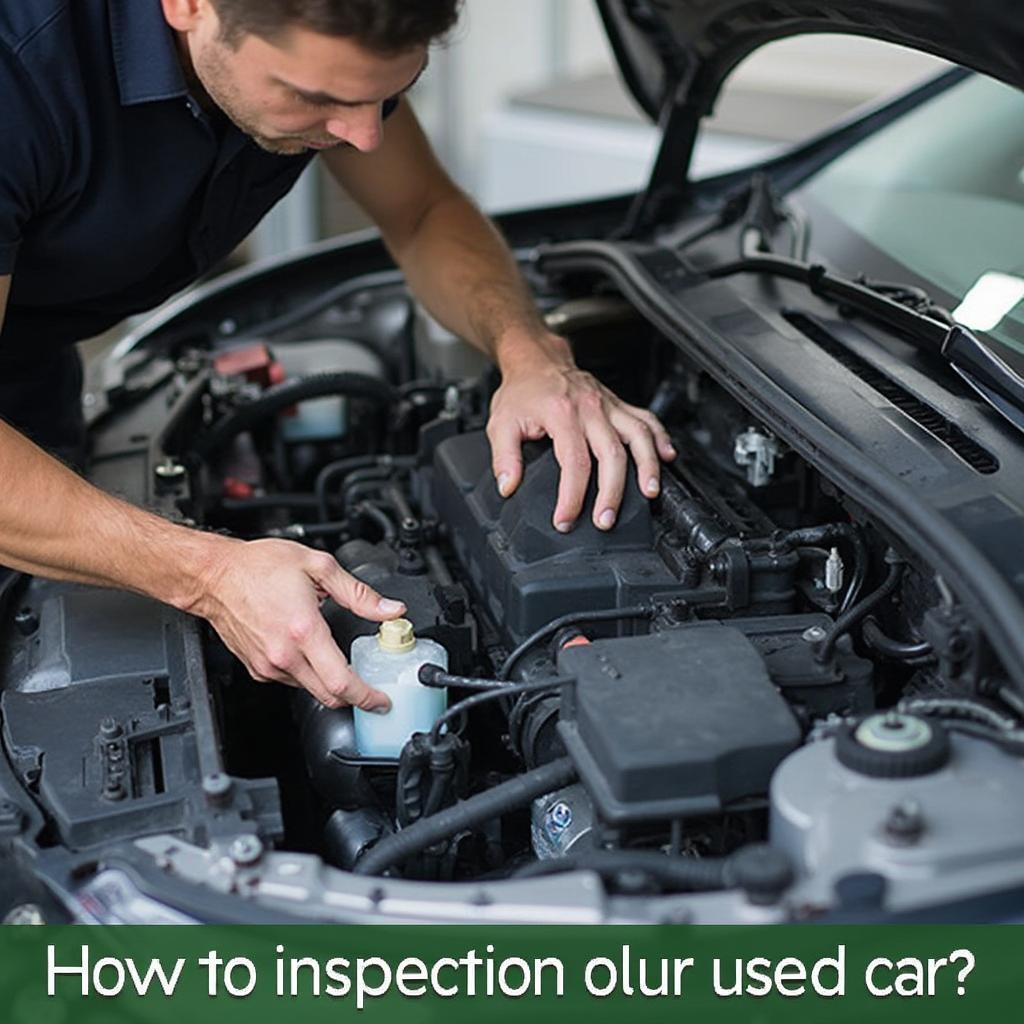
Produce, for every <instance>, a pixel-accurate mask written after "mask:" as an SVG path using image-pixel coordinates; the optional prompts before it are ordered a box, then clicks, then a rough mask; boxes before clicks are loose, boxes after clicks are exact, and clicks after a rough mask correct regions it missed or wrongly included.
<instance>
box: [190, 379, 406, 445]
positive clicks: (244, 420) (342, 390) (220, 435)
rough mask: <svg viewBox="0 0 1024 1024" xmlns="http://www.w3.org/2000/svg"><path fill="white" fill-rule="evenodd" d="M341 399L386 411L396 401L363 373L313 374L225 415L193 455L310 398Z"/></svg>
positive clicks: (277, 386)
mask: <svg viewBox="0 0 1024 1024" xmlns="http://www.w3.org/2000/svg"><path fill="white" fill-rule="evenodd" d="M334 396H342V397H346V398H362V399H366V400H367V401H371V402H374V403H375V404H376V405H379V406H380V407H381V408H383V409H388V408H389V407H390V406H391V404H392V402H393V401H394V399H395V390H394V388H392V387H391V385H390V384H388V383H387V382H385V381H382V380H378V379H377V378H376V377H370V376H368V375H367V374H363V373H314V374H310V375H309V376H307V377H297V378H295V379H294V380H286V381H284V382H283V383H281V384H275V385H274V386H273V387H271V388H267V390H266V391H264V392H263V394H262V395H260V397H259V398H256V399H254V400H253V401H251V402H247V403H246V404H245V405H240V406H239V407H238V408H237V409H235V410H233V411H232V412H230V413H228V414H227V415H226V416H225V417H224V418H223V419H221V420H220V422H219V423H217V425H216V426H215V427H214V428H213V429H212V430H210V431H209V432H208V433H207V434H206V435H205V436H203V437H201V438H200V439H199V440H198V442H197V443H196V445H195V451H196V453H197V454H198V455H199V456H200V457H201V458H206V457H207V456H208V455H210V454H212V453H213V452H216V451H219V450H220V449H221V448H223V447H224V445H226V444H227V443H228V442H229V441H231V440H232V439H233V438H235V437H237V436H238V435H239V434H241V433H242V432H243V431H245V430H249V429H250V428H252V427H254V426H256V424H257V423H259V422H261V421H262V420H265V419H268V418H269V417H271V416H275V415H277V413H279V412H283V411H284V410H285V409H289V408H291V406H293V405H298V404H299V403H300V402H307V401H309V400H310V399H312V398H329V397H334Z"/></svg>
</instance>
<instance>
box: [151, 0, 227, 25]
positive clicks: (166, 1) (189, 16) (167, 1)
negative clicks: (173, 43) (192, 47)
mask: <svg viewBox="0 0 1024 1024" xmlns="http://www.w3.org/2000/svg"><path fill="white" fill-rule="evenodd" d="M160 3H161V4H162V5H163V9H164V18H165V20H166V21H167V24H168V25H170V26H171V28H173V29H174V30H175V31H176V32H191V31H193V30H194V29H195V28H196V26H197V25H198V24H199V23H200V22H201V21H203V19H204V18H209V17H211V16H213V17H216V12H215V11H213V9H212V8H211V6H210V2H209V0H160Z"/></svg>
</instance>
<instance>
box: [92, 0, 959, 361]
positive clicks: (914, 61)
mask: <svg viewBox="0 0 1024 1024" xmlns="http://www.w3.org/2000/svg"><path fill="white" fill-rule="evenodd" d="M941 67H942V65H941V63H940V62H939V61H937V60H934V59H933V58H930V57H926V56H924V55H922V54H919V53H916V52H914V51H910V50H905V49H901V48H899V47H895V46H890V45H888V44H884V43H878V42H875V41H872V40H866V39H858V38H853V37H842V36H804V37H798V38H796V39H791V40H786V41H783V42H780V43H775V44H772V45H769V46H767V47H765V48H764V49H762V50H761V51H759V52H758V53H756V54H754V55H753V56H752V57H751V58H750V59H748V61H747V62H746V63H745V64H743V65H742V66H741V67H740V68H739V69H738V70H737V71H736V73H735V74H734V75H733V77H732V79H731V81H730V83H729V85H728V86H727V89H726V91H725V93H724V95H723V96H722V98H721V99H720V101H719V104H718V108H717V111H716V114H715V117H714V118H713V119H711V120H709V121H708V123H707V125H706V128H705V131H704V133H703V136H702V138H701V140H700V143H699V146H698V150H697V156H696V164H695V174H696V175H697V176H704V175H708V174H714V173H717V172H719V171H723V170H726V169H730V168H733V167H737V166H741V165H743V164H745V163H749V162H751V161H753V160H755V159H757V158H761V157H764V156H767V155H770V154H771V153H773V152H775V151H777V150H778V149H780V148H782V147H785V146H787V145H791V144H792V143H794V142H797V141H799V140H801V139H803V138H806V137H808V136H810V135H811V134H813V133H814V132H816V131H819V130H821V129H824V128H826V127H828V126H829V125H831V124H834V123H836V122H838V121H839V120H841V119H842V118H844V117H846V116H847V115H849V114H850V113H851V112H852V111H853V110H855V109H856V108H858V107H860V106H862V105H864V104H871V103H875V102H877V101H879V100H880V99H883V98H884V97H886V96H887V95H891V94H893V93H895V92H898V91H900V90H902V89H904V88H907V87H908V86H910V85H911V84H913V83H914V82H916V81H918V80H920V79H921V78H923V77H926V76H928V75H931V74H935V73H936V72H937V71H939V70H940V69H941ZM410 101H411V102H412V103H413V105H414V106H415V108H416V110H417V112H418V114H419V116H420V118H421V120H422V122H423V124H424V126H425V128H426V130H427V132H428V134H429V136H430V138H431V140H432V141H433V144H434V147H435V149H436V150H437V152H438V155H439V156H440V158H441V160H442V161H443V162H444V164H445V166H446V167H447V168H448V170H449V171H450V173H451V174H452V175H453V177H454V178H455V180H456V181H458V182H459V184H460V185H462V186H463V187H464V188H465V189H466V190H467V191H468V192H469V193H470V194H471V195H473V196H474V197H475V198H476V199H477V201H478V202H479V203H480V204H481V205H482V206H483V207H484V209H486V210H488V211H492V212H501V211H505V210H511V209H516V208H518V207H524V206H537V205H544V204H552V203H561V202H566V201H570V200H574V199H584V198H589V197H598V196H607V195H615V194H619V193H624V192H628V191H633V190H636V189H638V188H639V187H640V186H641V185H642V184H643V182H644V181H645V179H646V176H647V173H648V170H649V168H650V165H651V162H652V160H653V158H654V155H655V150H656V146H657V132H656V129H655V127H654V126H653V125H651V124H650V122H649V121H648V120H647V118H646V117H645V116H644V115H642V114H641V113H640V112H639V111H638V110H637V109H636V107H635V106H634V104H633V102H632V100H631V98H630V97H629V95H628V93H627V92H626V90H625V88H624V86H623V85H622V83H621V81H620V79H619V77H618V74H617V70H616V67H615V62H614V60H613V58H612V55H611V51H610V49H609V47H608V43H607V40H606V38H605V35H604V31H603V29H602V26H601V22H600V18H599V17H598V14H597V8H596V6H595V4H594V3H593V0H516V2H515V3H509V2H508V0H467V2H466V5H465V11H464V15H463V19H462V21H461V23H460V25H459V27H458V29H457V30H456V32H455V33H454V35H453V36H452V38H451V39H450V40H449V42H448V44H447V45H445V46H444V47H440V48H438V49H437V51H436V52H435V53H434V54H433V56H432V58H431V64H430V68H429V70H428V71H427V73H426V75H425V76H424V77H423V79H421V81H420V83H419V84H418V85H417V87H416V89H415V90H414V91H413V93H412V94H411V96H410ZM366 226H367V222H366V220H365V218H364V217H363V216H362V213H361V211H360V210H359V209H358V208H356V207H355V206H354V204H353V203H351V202H349V201H348V200H347V198H346V197H345V196H344V195H342V194H341V193H340V190H339V189H338V188H337V186H336V185H334V183H333V182H331V181H329V180H328V179H327V178H326V177H325V176H324V175H323V174H322V172H321V171H320V170H319V168H318V167H316V166H313V167H311V168H310V171H309V172H308V173H307V174H306V175H305V177H304V178H303V179H302V180H301V181H300V183H299V185H298V186H297V187H296V188H295V189H294V191H293V192H292V193H291V194H290V195H289V197H288V198H287V199H286V200H285V201H284V202H282V203H281V204H280V205H279V206H278V207H277V208H276V209H275V210H274V211H273V212H272V213H271V214H270V215H269V216H268V217H267V218H266V219H265V220H264V222H263V223H262V224H261V225H260V227H259V228H258V229H257V230H256V231H255V232H254V234H253V235H252V236H251V237H250V238H249V239H248V240H247V242H246V243H245V244H244V245H243V246H242V247H241V248H240V249H239V251H238V252H237V253H236V254H235V256H234V257H233V259H232V265H234V266H238V265H240V264H243V263H246V262H249V261H252V260H260V259H265V258H268V257H273V256H280V255H282V254H285V253H288V252H291V251H293V250H296V249H300V248H302V247H303V246H305V245H309V244H310V243H313V242H316V241H318V240H320V239H322V238H328V237H331V236H334V235H338V234H341V233H344V232H347V231H353V230H358V229H360V228H363V227H366ZM117 333H120V332H115V336H116V334H117ZM110 338H111V336H110V335H108V336H106V337H105V338H104V339H102V340H98V341H96V342H93V343H91V344H89V343H87V352H88V354H90V355H95V354H96V353H97V352H98V351H101V350H102V349H103V348H104V347H105V346H106V344H108V343H109V341H110Z"/></svg>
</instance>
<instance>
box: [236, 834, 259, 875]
mask: <svg viewBox="0 0 1024 1024" xmlns="http://www.w3.org/2000/svg"><path fill="white" fill-rule="evenodd" d="M228 856H229V857H230V858H231V859H232V860H233V861H234V862H235V863H236V864H237V865H239V867H251V866H252V865H253V864H256V863H257V862H258V861H259V859H260V857H262V856H263V843H261V842H260V838H259V836H253V835H244V836H236V837H235V838H234V839H233V840H232V841H231V845H230V846H229V847H228Z"/></svg>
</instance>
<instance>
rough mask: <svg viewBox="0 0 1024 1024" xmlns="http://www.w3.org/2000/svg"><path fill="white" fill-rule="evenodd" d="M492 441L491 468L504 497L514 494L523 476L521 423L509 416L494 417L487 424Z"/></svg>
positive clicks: (488, 434)
mask: <svg viewBox="0 0 1024 1024" xmlns="http://www.w3.org/2000/svg"><path fill="white" fill-rule="evenodd" d="M487 437H488V439H489V440H490V442H491V468H492V469H493V471H494V479H495V481H496V482H497V485H498V492H499V493H500V494H501V496H502V497H503V498H507V497H509V496H510V495H511V494H513V493H514V492H515V490H516V488H517V487H518V486H519V484H520V482H521V481H522V478H523V454H522V441H523V436H522V432H521V430H520V428H519V425H518V424H517V423H516V422H515V421H514V420H511V419H508V418H507V417H502V416H499V417H492V418H491V420H490V422H489V423H488V424H487Z"/></svg>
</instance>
